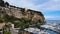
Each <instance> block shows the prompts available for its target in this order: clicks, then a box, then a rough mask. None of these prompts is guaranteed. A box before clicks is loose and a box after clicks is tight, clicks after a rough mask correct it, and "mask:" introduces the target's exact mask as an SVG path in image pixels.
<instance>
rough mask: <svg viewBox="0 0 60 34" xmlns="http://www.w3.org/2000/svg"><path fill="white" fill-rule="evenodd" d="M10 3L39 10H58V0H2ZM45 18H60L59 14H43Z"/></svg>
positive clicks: (59, 7) (59, 0)
mask: <svg viewBox="0 0 60 34" xmlns="http://www.w3.org/2000/svg"><path fill="white" fill-rule="evenodd" d="M4 1H7V2H9V3H10V4H11V5H14V6H18V7H23V8H26V9H33V10H37V11H41V12H46V11H48V12H50V11H51V12H52V11H57V10H60V0H4ZM45 18H46V19H54V20H57V19H60V16H45Z"/></svg>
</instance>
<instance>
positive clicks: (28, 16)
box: [0, 2, 45, 24]
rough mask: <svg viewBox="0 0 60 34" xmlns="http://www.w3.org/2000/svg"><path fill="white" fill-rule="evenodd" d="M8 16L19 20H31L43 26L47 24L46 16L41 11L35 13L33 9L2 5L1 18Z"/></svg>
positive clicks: (0, 8) (0, 5)
mask: <svg viewBox="0 0 60 34" xmlns="http://www.w3.org/2000/svg"><path fill="white" fill-rule="evenodd" d="M2 5H4V6H2ZM6 15H8V16H14V17H15V18H18V19H21V18H23V19H25V20H31V21H33V22H34V23H36V22H39V23H40V24H43V23H44V22H45V19H44V15H43V14H42V13H41V12H40V11H35V10H31V9H25V8H19V7H15V6H11V5H9V4H7V3H5V4H4V3H2V2H1V3H0V18H4V17H5V16H6Z"/></svg>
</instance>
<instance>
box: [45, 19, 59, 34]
mask: <svg viewBox="0 0 60 34" xmlns="http://www.w3.org/2000/svg"><path fill="white" fill-rule="evenodd" d="M49 23H60V20H46V24H49ZM58 26H59V27H60V25H58ZM58 26H57V27H58ZM45 31H46V32H48V33H49V34H59V33H56V32H54V31H51V30H45Z"/></svg>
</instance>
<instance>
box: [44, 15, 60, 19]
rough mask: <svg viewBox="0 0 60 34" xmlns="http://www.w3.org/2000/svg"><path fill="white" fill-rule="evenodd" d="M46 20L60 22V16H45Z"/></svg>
mask: <svg viewBox="0 0 60 34" xmlns="http://www.w3.org/2000/svg"><path fill="white" fill-rule="evenodd" d="M45 19H48V20H60V16H45Z"/></svg>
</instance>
